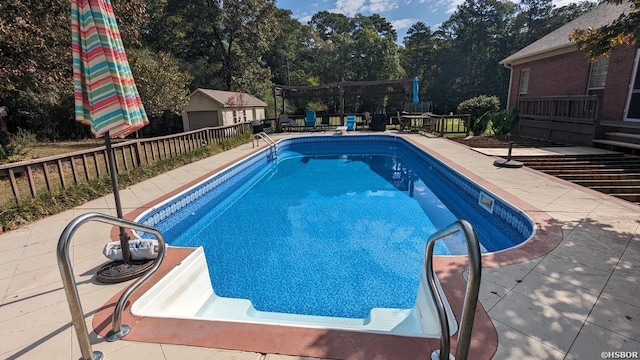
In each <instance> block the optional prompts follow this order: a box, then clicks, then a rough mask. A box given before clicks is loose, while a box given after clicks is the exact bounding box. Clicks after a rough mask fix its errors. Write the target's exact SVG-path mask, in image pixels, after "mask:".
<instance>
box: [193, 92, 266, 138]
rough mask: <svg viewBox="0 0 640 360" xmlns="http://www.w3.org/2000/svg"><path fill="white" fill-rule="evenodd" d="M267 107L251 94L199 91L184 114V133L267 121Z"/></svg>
mask: <svg viewBox="0 0 640 360" xmlns="http://www.w3.org/2000/svg"><path fill="white" fill-rule="evenodd" d="M266 107H267V104H266V103H265V102H264V101H262V100H260V99H258V98H256V97H254V96H251V95H249V94H247V93H243V92H234V91H222V90H211V89H196V90H195V91H194V92H192V93H191V95H189V102H188V103H187V106H185V108H184V109H183V111H182V124H183V126H184V131H189V130H195V129H200V128H204V127H215V126H225V125H233V124H237V123H240V122H247V121H252V120H263V119H265V109H266Z"/></svg>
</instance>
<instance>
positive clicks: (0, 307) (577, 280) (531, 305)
mask: <svg viewBox="0 0 640 360" xmlns="http://www.w3.org/2000/svg"><path fill="white" fill-rule="evenodd" d="M305 135H309V134H305ZM282 136H286V135H278V136H277V137H276V138H279V137H282ZM345 136H348V135H345ZM403 136H407V137H410V138H411V139H413V140H414V141H417V142H419V143H420V144H421V145H423V146H424V147H426V148H430V149H432V150H433V151H435V152H437V153H438V154H440V155H441V156H442V157H445V158H447V159H448V160H449V161H451V162H453V163H455V164H458V165H459V166H461V167H463V168H466V169H467V170H468V171H470V172H471V173H473V174H475V175H476V176H478V177H480V178H483V179H485V180H486V181H487V182H488V183H490V184H492V185H494V186H496V187H499V188H501V189H503V190H506V191H508V192H509V193H511V194H512V195H513V196H515V197H517V198H518V199H520V200H522V201H524V202H526V203H528V204H530V205H531V206H532V207H535V208H537V209H539V210H541V211H543V212H545V213H547V214H548V215H549V216H551V217H552V218H553V219H555V221H556V222H557V223H558V224H559V225H560V226H561V227H562V230H563V233H564V235H563V240H562V242H561V243H560V245H559V246H558V247H557V248H555V249H554V250H553V251H551V252H550V253H549V254H547V255H545V256H542V257H540V258H537V259H535V260H532V261H528V262H524V263H519V264H515V265H508V266H504V267H500V268H491V269H484V270H483V276H482V286H481V293H480V300H481V303H482V305H483V307H484V308H485V309H486V311H487V312H488V314H489V316H490V317H491V319H492V321H493V324H494V326H495V327H496V330H497V332H498V351H497V353H496V354H495V356H494V358H495V359H519V360H524V359H599V358H601V356H600V354H601V353H602V352H605V351H612V352H613V351H630V352H640V283H639V282H640V264H639V260H640V230H639V226H640V207H638V206H635V205H632V204H630V203H627V202H625V201H622V200H620V199H617V198H613V197H611V196H608V195H605V194H602V193H598V192H595V191H592V190H589V189H586V188H582V187H579V186H577V185H574V184H571V183H569V182H566V181H563V180H559V179H557V178H554V177H551V176H549V175H546V174H543V173H540V172H536V171H533V170H530V169H527V168H522V169H505V168H497V167H494V166H493V161H494V160H495V158H493V157H491V156H487V155H484V154H481V153H479V152H476V151H473V150H472V149H469V148H466V147H464V146H461V145H459V144H457V143H454V142H452V141H448V140H446V139H442V138H430V137H425V136H423V135H420V134H406V135H403ZM261 145H262V146H264V144H263V143H262V142H261ZM253 150H255V149H254V148H252V145H251V144H245V145H242V146H240V147H238V148H235V149H232V150H229V151H226V152H224V153H221V154H218V155H215V156H212V157H210V158H207V159H204V160H201V161H198V162H196V163H193V164H190V165H187V166H184V167H181V168H179V169H176V170H173V171H170V172H167V173H165V174H163V175H161V176H158V177H155V178H153V179H150V180H148V181H145V182H142V183H139V184H137V185H134V186H131V187H129V188H126V189H122V190H121V197H122V201H123V206H124V212H125V213H127V212H130V211H133V210H135V209H137V208H139V207H141V206H143V205H144V204H147V203H148V202H150V201H152V200H154V199H156V198H158V197H159V196H162V195H164V194H167V193H169V192H171V191H172V190H173V189H175V188H177V187H180V186H182V185H184V184H186V183H189V182H190V181H192V180H194V179H196V178H198V177H200V176H202V175H204V174H206V173H208V172H210V171H211V170H212V169H215V168H218V167H220V166H222V165H224V164H227V163H229V162H231V161H233V160H235V159H238V158H239V157H241V156H244V155H246V154H248V153H250V152H251V151H253ZM87 212H101V213H106V214H110V215H114V216H115V208H114V203H113V197H112V196H111V195H109V196H105V197H102V198H100V199H97V200H94V201H91V202H89V203H87V204H85V205H83V206H80V207H77V208H75V209H73V210H69V211H66V212H64V213H61V214H58V215H55V216H51V217H48V218H46V219H43V220H40V221H38V222H35V223H33V224H30V225H28V226H25V227H23V228H21V229H18V230H15V231H10V232H6V233H3V234H0V295H1V296H2V297H1V303H0V326H2V328H3V329H4V330H3V331H2V332H1V333H0V357H1V358H5V359H43V358H53V359H78V358H80V357H81V354H80V350H79V347H78V342H77V340H76V335H75V332H74V329H73V326H72V325H71V317H70V314H69V308H68V305H67V301H66V297H65V293H64V290H63V289H62V282H61V279H60V273H59V270H58V266H57V260H56V254H55V252H56V246H57V243H58V239H59V236H60V234H61V233H62V231H63V229H64V227H65V226H66V225H67V224H68V223H69V221H71V220H72V219H73V218H75V217H77V216H78V215H80V214H83V213H87ZM110 229H111V227H110V226H107V225H102V224H98V223H90V224H88V225H86V226H84V227H82V228H81V229H80V231H79V232H78V233H77V235H76V236H75V237H74V240H73V242H72V244H71V260H72V264H73V268H74V272H75V275H76V281H77V284H78V290H79V292H80V298H81V300H82V306H83V311H84V313H85V315H86V322H87V325H88V327H89V329H92V327H91V324H92V320H93V315H94V314H95V313H96V312H97V310H98V309H99V308H100V307H101V306H103V305H104V303H105V301H107V300H108V299H109V298H111V297H112V296H114V295H115V294H116V293H118V292H119V291H121V290H122V289H123V288H124V287H126V286H128V285H129V284H130V283H124V284H116V285H104V284H99V283H97V282H96V281H95V280H93V277H94V274H95V270H96V269H97V268H98V267H99V266H100V265H102V264H103V263H105V260H106V259H105V257H104V256H103V255H102V249H103V247H104V245H105V243H106V242H108V241H110V237H109V236H110ZM90 336H91V342H92V345H93V349H94V350H98V351H101V352H103V353H104V355H105V359H167V360H171V359H194V360H195V359H208V360H214V359H216V360H222V359H238V360H244V359H247V360H248V359H254V360H262V359H268V360H292V359H303V358H300V357H291V356H283V355H276V354H260V353H249V352H238V351H230V350H220V349H207V348H199V347H186V346H178V345H167V344H150V343H136V342H132V341H126V340H121V341H117V342H114V343H109V342H106V341H104V339H103V338H101V337H98V336H97V335H96V334H95V333H92V334H91V335H90ZM125 339H126V338H125Z"/></svg>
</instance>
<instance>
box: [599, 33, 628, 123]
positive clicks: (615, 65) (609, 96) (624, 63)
mask: <svg viewBox="0 0 640 360" xmlns="http://www.w3.org/2000/svg"><path fill="white" fill-rule="evenodd" d="M635 58H636V48H635V47H633V46H620V47H617V48H615V49H614V50H613V51H612V52H611V57H610V58H609V70H608V72H607V80H606V84H605V89H604V94H603V95H602V97H603V99H602V110H601V113H600V114H601V115H600V119H601V120H614V121H621V120H623V118H622V117H623V116H624V110H625V107H626V106H627V96H629V85H630V83H631V76H632V75H633V63H634V61H635Z"/></svg>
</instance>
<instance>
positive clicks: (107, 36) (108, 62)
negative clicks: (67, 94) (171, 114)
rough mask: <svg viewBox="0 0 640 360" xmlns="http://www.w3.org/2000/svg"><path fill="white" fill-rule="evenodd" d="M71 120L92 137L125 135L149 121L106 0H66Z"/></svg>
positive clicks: (109, 5) (109, 3)
mask: <svg viewBox="0 0 640 360" xmlns="http://www.w3.org/2000/svg"><path fill="white" fill-rule="evenodd" d="M71 36H72V50H73V80H74V95H75V111H76V120H77V121H79V122H81V123H83V124H86V125H89V126H91V131H92V132H93V133H94V135H96V136H97V137H100V136H104V135H106V134H109V135H110V136H111V137H117V136H124V135H128V134H130V133H132V132H134V131H136V130H139V129H140V128H142V127H143V126H145V125H147V124H148V123H149V120H148V119H147V114H146V113H145V111H144V107H143V106H142V101H141V100H140V96H139V95H138V89H137V88H136V85H135V81H134V80H133V75H132V74H131V68H130V67H129V62H128V60H127V55H126V54H125V51H124V46H123V45H122V39H121V38H120V32H119V31H118V25H117V23H116V19H115V16H114V14H113V7H112V6H111V2H110V1H109V0H72V1H71Z"/></svg>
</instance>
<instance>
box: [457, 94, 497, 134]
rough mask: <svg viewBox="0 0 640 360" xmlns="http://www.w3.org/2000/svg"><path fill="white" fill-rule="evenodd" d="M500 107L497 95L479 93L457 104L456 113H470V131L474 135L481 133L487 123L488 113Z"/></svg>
mask: <svg viewBox="0 0 640 360" xmlns="http://www.w3.org/2000/svg"><path fill="white" fill-rule="evenodd" d="M499 109H500V99H498V97H497V96H487V95H480V96H477V97H474V98H471V99H467V100H465V101H463V102H461V103H460V104H459V105H458V113H460V114H471V116H472V123H471V131H473V134H474V135H476V136H479V135H482V134H483V133H484V132H485V130H486V129H487V125H489V120H490V117H489V116H485V115H488V113H492V112H497V111H498V110H499Z"/></svg>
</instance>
